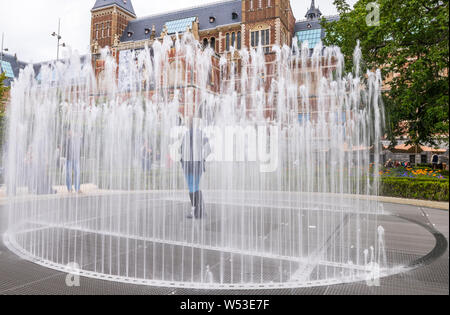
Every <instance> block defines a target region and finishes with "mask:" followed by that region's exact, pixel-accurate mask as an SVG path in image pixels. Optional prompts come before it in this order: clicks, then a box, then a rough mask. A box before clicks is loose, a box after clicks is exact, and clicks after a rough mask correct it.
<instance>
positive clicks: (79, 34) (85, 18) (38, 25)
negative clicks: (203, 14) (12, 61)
mask: <svg viewBox="0 0 450 315" xmlns="http://www.w3.org/2000/svg"><path fill="white" fill-rule="evenodd" d="M216 1H217V0H166V1H151V0H132V2H133V5H134V9H135V11H136V14H137V16H138V17H141V16H146V15H150V14H156V13H161V12H166V11H172V10H178V9H180V8H183V7H191V6H195V5H201V4H206V3H211V2H216ZM355 2H356V0H350V1H349V3H351V4H353V3H355ZM94 3H95V0H76V1H75V0H14V1H11V0H0V33H5V47H7V48H8V49H9V52H10V53H11V54H14V53H16V54H17V56H18V58H19V59H20V60H23V61H26V62H40V61H47V60H51V59H55V58H56V39H55V37H52V36H51V35H50V34H51V33H52V32H54V31H57V29H58V17H60V18H61V34H62V37H63V41H64V42H65V43H66V44H67V45H69V46H70V47H71V48H72V49H74V50H77V51H79V52H80V53H81V54H84V53H86V52H87V51H88V50H89V29H90V10H91V8H92V7H93V5H94ZM310 3H311V0H291V4H292V7H293V10H294V14H295V16H296V18H297V19H303V17H304V16H305V14H306V11H307V7H309V5H310ZM332 3H333V1H332V0H316V5H318V6H319V7H320V9H321V11H322V13H323V14H324V15H332V14H336V10H335V8H334V6H333V4H332Z"/></svg>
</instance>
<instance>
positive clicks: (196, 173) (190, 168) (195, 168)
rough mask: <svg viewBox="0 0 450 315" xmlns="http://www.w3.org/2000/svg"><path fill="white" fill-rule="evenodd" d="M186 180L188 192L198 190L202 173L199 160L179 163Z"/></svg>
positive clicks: (201, 165)
mask: <svg viewBox="0 0 450 315" xmlns="http://www.w3.org/2000/svg"><path fill="white" fill-rule="evenodd" d="M181 165H182V167H183V170H184V176H185V177H186V182H187V185H188V187H189V192H190V193H196V192H198V191H200V181H201V179H202V175H203V164H202V163H201V162H182V163H181Z"/></svg>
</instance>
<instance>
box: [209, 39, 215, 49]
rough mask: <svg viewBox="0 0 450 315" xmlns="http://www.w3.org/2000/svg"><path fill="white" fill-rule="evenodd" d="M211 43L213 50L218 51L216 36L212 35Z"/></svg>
mask: <svg viewBox="0 0 450 315" xmlns="http://www.w3.org/2000/svg"><path fill="white" fill-rule="evenodd" d="M210 44H211V48H212V50H214V51H216V38H215V37H211V41H210Z"/></svg>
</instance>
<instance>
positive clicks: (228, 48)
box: [225, 33, 230, 51]
mask: <svg viewBox="0 0 450 315" xmlns="http://www.w3.org/2000/svg"><path fill="white" fill-rule="evenodd" d="M225 50H226V51H229V50H230V33H227V35H225Z"/></svg>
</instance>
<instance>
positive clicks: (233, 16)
mask: <svg viewBox="0 0 450 315" xmlns="http://www.w3.org/2000/svg"><path fill="white" fill-rule="evenodd" d="M238 17H239V15H238V14H237V13H236V12H233V13H232V14H231V18H232V19H233V20H237V19H238Z"/></svg>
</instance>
